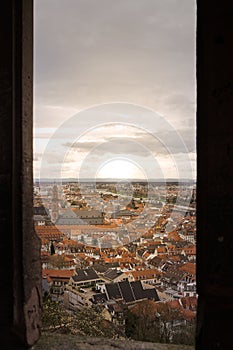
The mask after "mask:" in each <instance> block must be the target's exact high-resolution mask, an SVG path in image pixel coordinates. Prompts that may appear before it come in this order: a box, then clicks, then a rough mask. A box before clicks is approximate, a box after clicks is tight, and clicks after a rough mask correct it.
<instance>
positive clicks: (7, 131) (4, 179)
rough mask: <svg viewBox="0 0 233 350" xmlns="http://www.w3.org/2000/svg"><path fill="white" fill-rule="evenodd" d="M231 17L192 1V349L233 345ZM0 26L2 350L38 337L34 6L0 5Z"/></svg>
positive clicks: (28, 2) (227, 9) (223, 6)
mask: <svg viewBox="0 0 233 350" xmlns="http://www.w3.org/2000/svg"><path fill="white" fill-rule="evenodd" d="M232 14H233V3H232V2H229V1H228V0H221V2H219V1H218V0H206V1H203V0H197V184H198V186H197V207H198V211H197V232H198V234H197V291H198V296H199V297H198V315H197V337H196V338H197V341H196V349H200V350H202V349H206V350H212V349H230V348H231V346H232V336H231V334H232V327H233V313H232V305H233V297H232V295H233V287H232V278H231V276H232V256H233V243H232V242H233V240H232V209H233V205H232V200H231V198H232V194H233V191H232V177H231V176H230V175H231V174H232V165H231V164H232V155H233V151H232V149H233V147H232V144H233V134H232V128H231V124H230V120H231V119H232V110H233V99H232V90H233V88H232V82H231V81H232V80H233V79H232V77H233V66H232V61H233V47H232V41H233V40H232V35H231V33H232V30H231V29H232ZM0 28H1V30H0V37H1V41H0V45H1V48H2V50H1V63H2V64H1V66H0V78H1V80H0V81H1V82H0V111H1V118H0V132H1V137H0V149H1V151H2V155H3V156H2V157H1V158H0V164H1V166H0V171H1V174H0V190H1V197H2V198H6V200H4V201H2V202H3V203H1V206H0V212H1V217H0V219H1V232H4V235H3V236H2V237H1V245H0V259H1V264H0V269H1V277H2V280H3V281H4V288H0V307H1V311H0V312H1V319H0V322H1V327H0V339H1V344H8V348H9V349H20V348H22V349H26V348H28V346H30V345H32V344H34V343H35V342H36V340H37V339H38V338H39V336H40V316H41V265H40V244H39V239H38V238H37V236H36V235H35V232H34V227H33V201H32V199H33V197H32V194H33V193H32V192H33V181H32V112H33V80H32V75H33V74H32V73H33V55H32V51H33V0H3V1H1V2H0ZM216 159H218V162H216ZM206 174H207V175H206ZM5 233H7V234H5ZM4 252H7V254H6V255H5V256H4ZM20 344H21V347H20Z"/></svg>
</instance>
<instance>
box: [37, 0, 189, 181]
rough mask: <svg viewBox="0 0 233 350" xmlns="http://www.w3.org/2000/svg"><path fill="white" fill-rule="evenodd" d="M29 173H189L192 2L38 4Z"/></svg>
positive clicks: (68, 0)
mask: <svg viewBox="0 0 233 350" xmlns="http://www.w3.org/2000/svg"><path fill="white" fill-rule="evenodd" d="M34 43H35V53H34V57H35V58H34V59H35V65H34V67H35V73H34V76H35V79H34V81H35V86H34V101H35V103H34V118H35V121H34V125H35V128H34V135H35V137H34V176H35V177H37V178H38V177H48V178H56V177H58V176H62V177H116V178H122V177H123V178H127V177H129V178H130V177H134V178H146V177H147V178H148V177H150V178H161V177H164V178H174V177H175V178H180V177H186V178H195V164H196V151H195V99H196V86H195V1H194V0H117V1H116V0H36V1H35V38H34Z"/></svg>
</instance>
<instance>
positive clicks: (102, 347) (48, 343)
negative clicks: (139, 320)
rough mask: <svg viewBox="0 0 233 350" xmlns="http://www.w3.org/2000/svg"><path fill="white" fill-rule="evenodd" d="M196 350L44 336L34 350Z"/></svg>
mask: <svg viewBox="0 0 233 350" xmlns="http://www.w3.org/2000/svg"><path fill="white" fill-rule="evenodd" d="M47 349H49V350H71V349H72V350H90V349H95V350H117V349H124V350H194V347H192V346H185V345H184V346H182V345H170V344H155V343H144V342H135V341H129V340H113V339H107V338H88V337H85V338H83V337H76V336H72V335H63V334H54V335H51V334H49V335H43V336H42V337H41V339H40V340H39V342H38V343H37V344H36V345H35V346H34V347H33V348H32V350H47Z"/></svg>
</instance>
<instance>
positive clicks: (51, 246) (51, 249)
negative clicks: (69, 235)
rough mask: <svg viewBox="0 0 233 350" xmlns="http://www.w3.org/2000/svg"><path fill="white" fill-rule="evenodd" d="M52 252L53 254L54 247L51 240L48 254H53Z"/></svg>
mask: <svg viewBox="0 0 233 350" xmlns="http://www.w3.org/2000/svg"><path fill="white" fill-rule="evenodd" d="M54 254H55V248H54V245H53V242H51V245H50V255H54Z"/></svg>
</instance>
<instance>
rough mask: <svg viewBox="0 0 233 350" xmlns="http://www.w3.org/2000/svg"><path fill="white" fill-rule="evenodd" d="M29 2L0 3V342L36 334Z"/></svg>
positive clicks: (10, 344)
mask: <svg viewBox="0 0 233 350" xmlns="http://www.w3.org/2000/svg"><path fill="white" fill-rule="evenodd" d="M32 3H33V2H32V1H31V0H22V1H16V0H15V1H13V0H5V1H1V2H0V38H1V40H0V52H1V56H0V57H1V64H0V150H1V157H0V197H1V201H0V223H1V228H0V230H1V239H0V276H1V281H2V282H1V288H0V308H1V309H0V315H1V316H0V330H1V331H0V343H1V345H3V346H4V349H8V348H9V349H16V348H17V349H18V348H20V346H24V347H25V346H27V345H32V344H33V343H34V342H35V341H36V340H37V339H38V337H39V335H40V311H41V297H40V290H41V264H40V244H39V239H38V238H37V236H36V234H35V233H34V227H33V201H32V199H33V198H32V110H33V85H32V84H33V76H32V72H33V60H32V48H33V45H32V44H33V42H32V39H33V26H32V23H33V22H32V19H33V8H32Z"/></svg>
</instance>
